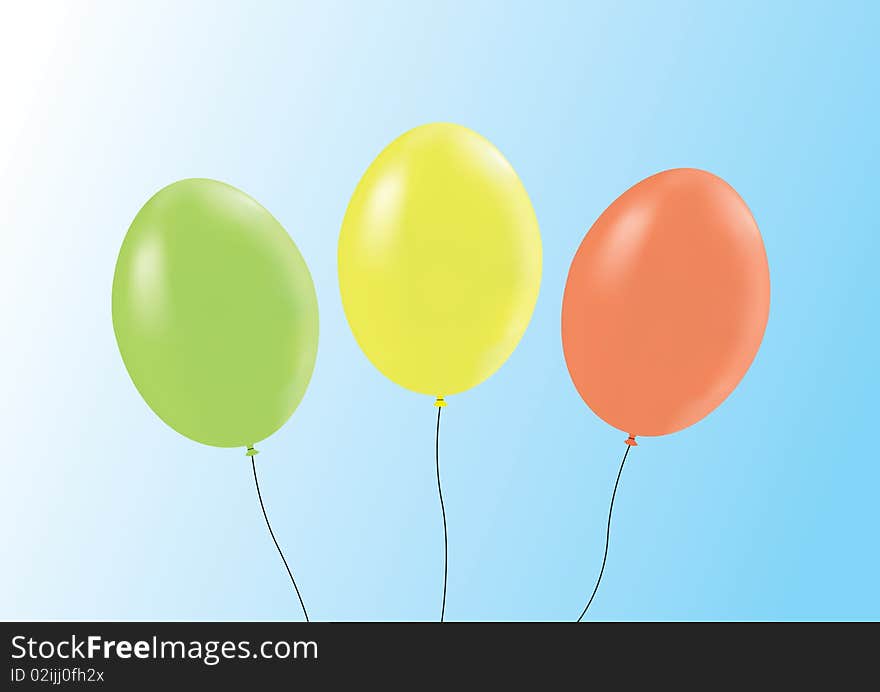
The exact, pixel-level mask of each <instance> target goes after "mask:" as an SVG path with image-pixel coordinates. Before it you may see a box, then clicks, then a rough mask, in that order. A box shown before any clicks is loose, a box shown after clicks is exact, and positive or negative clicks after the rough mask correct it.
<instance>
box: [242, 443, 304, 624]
mask: <svg viewBox="0 0 880 692" xmlns="http://www.w3.org/2000/svg"><path fill="white" fill-rule="evenodd" d="M251 467H252V468H253V469H254V485H255V486H257V498H258V499H259V500H260V509H262V510H263V518H264V519H265V520H266V527H267V528H268V529H269V535H270V536H272V541H273V542H274V543H275V547H276V548H277V549H278V554H279V555H280V556H281V561H282V562H283V563H284V567H285V568H286V569H287V574H288V576H289V577H290V581H291V582H292V583H293V589H294V591H296V597H297V598H298V599H299V604H300V606H302V609H303V615H305V616H306V622H309V614H308V613H307V612H306V604H305V603H303V597H302V594H300V592H299V587H298V586H297V585H296V579H294V578H293V572H291V571H290V565H288V564H287V558H285V557H284V553H282V552H281V546H280V545H278V540H277V539H276V538H275V532H274V531H272V525H271V524H270V523H269V515H268V514H266V505H264V504H263V495H262V494H261V493H260V481H258V480H257V464H256V462H254V457H253V456H251Z"/></svg>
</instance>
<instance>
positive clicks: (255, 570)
mask: <svg viewBox="0 0 880 692" xmlns="http://www.w3.org/2000/svg"><path fill="white" fill-rule="evenodd" d="M17 5H22V6H21V7H19V6H17ZM24 5H26V4H25V3H18V4H15V5H8V6H4V8H3V9H2V10H0V80H2V84H0V85H2V93H3V100H4V105H3V108H2V113H0V182H2V184H0V233H2V260H3V262H2V265H3V269H2V271H0V310H2V313H0V321H2V324H3V325H4V327H5V328H4V332H3V338H2V339H0V382H2V385H0V387H2V391H3V395H2V397H0V436H2V439H3V441H4V443H5V455H4V456H5V461H3V462H2V463H0V470H2V480H0V546H2V550H3V554H4V567H3V569H2V570H0V618H9V619H57V618H65V619H68V618H81V619H196V618H198V619H217V620H224V619H279V620H285V619H297V618H299V617H300V612H299V610H298V605H297V603H296V600H295V597H294V595H293V593H292V591H291V589H290V585H289V582H288V581H287V576H286V574H285V572H284V570H283V567H282V565H281V564H280V561H279V560H278V556H277V554H276V553H275V551H274V547H273V546H272V543H271V541H270V538H269V536H268V534H267V532H266V530H265V526H264V525H263V523H262V517H261V515H260V511H259V506H258V505H257V502H256V498H255V495H254V489H253V485H252V479H251V477H250V467H249V464H248V460H247V458H246V457H244V456H243V455H242V453H241V452H240V451H238V450H222V449H213V448H208V447H203V446H199V445H197V444H195V443H193V442H190V441H189V440H187V439H185V438H183V437H181V436H179V435H178V434H177V433H175V432H173V431H172V430H170V429H169V428H167V427H166V426H165V425H164V424H163V423H162V422H161V421H159V420H158V418H156V417H155V416H154V415H153V414H152V412H151V411H150V410H149V408H148V407H147V406H146V404H145V403H144V402H143V401H142V400H141V399H140V397H139V396H138V394H137V392H136V390H135V389H134V387H133V386H132V384H131V382H130V381H129V379H128V376H127V374H126V372H125V369H124V367H123V364H122V361H121V359H120V357H119V354H118V351H117V348H116V344H115V340H114V337H113V330H112V325H111V321H110V286H111V280H112V275H113V268H114V264H115V260H116V254H117V252H118V250H119V246H120V244H121V242H122V238H123V235H124V233H125V231H126V229H127V227H128V225H129V223H130V222H131V219H132V218H133V217H134V215H135V213H136V212H137V210H138V209H139V208H140V206H141V205H142V204H143V203H144V201H146V200H147V199H148V198H149V197H150V196H151V195H152V194H153V193H154V192H155V191H156V190H158V189H159V188H161V187H162V186H164V185H166V184H168V183H169V182H172V181H174V180H177V179H180V178H185V177H190V176H205V177H213V178H218V179H221V180H224V181H227V182H229V183H231V184H233V185H236V186H237V187H240V188H242V189H243V190H245V191H247V192H248V193H250V194H251V195H253V196H254V197H256V198H257V199H258V200H260V202H261V203H262V204H263V205H264V206H266V207H267V208H268V209H269V210H270V211H271V212H272V213H273V214H274V215H275V216H276V217H277V218H278V219H279V220H280V221H281V223H282V224H283V225H284V226H285V227H286V228H287V230H288V232H289V233H290V234H291V236H292V237H293V238H294V240H295V241H296V243H297V245H298V246H299V248H300V250H301V251H302V253H303V255H304V257H305V258H306V261H307V262H308V263H309V266H310V268H311V270H312V274H313V276H314V279H315V283H316V288H317V292H318V298H319V302H320V310H321V342H320V349H319V355H318V362H317V367H316V371H315V375H314V378H313V380H312V383H311V387H310V390H309V392H308V393H307V394H306V397H305V399H304V401H303V403H302V404H301V406H300V408H299V410H298V411H297V412H296V413H295V414H294V416H293V418H292V419H291V420H290V421H289V422H288V424H287V425H286V426H285V427H284V428H282V430H281V431H279V432H278V433H277V434H275V435H274V436H273V437H271V438H269V439H268V440H266V441H264V442H263V443H262V445H260V449H261V450H262V454H261V455H260V456H259V457H258V460H259V464H260V467H261V473H262V484H263V495H264V498H265V500H266V502H267V506H268V510H269V513H270V517H271V518H272V520H273V525H274V527H275V530H276V533H277V534H278V536H279V539H280V541H281V543H282V545H283V546H284V548H285V550H286V553H287V555H288V558H289V560H290V562H291V564H292V566H293V568H294V571H295V573H296V575H297V578H298V581H299V583H300V586H301V589H302V591H303V596H304V598H305V600H306V604H307V606H308V607H309V610H310V614H311V615H312V616H313V618H314V619H320V620H345V619H357V620H361V619H363V620H373V619H377V620H384V619H390V620H420V619H427V620H430V619H436V618H437V617H438V616H439V609H440V587H441V578H442V557H443V556H442V530H441V524H440V515H439V504H438V500H437V497H436V487H435V479H434V475H433V474H434V469H433V425H434V415H435V409H434V408H433V407H432V405H431V403H432V402H431V400H430V399H429V398H427V397H420V396H417V395H415V394H411V393H409V392H407V391H405V390H403V389H401V388H399V387H397V386H396V385H394V384H392V383H391V382H389V381H387V380H385V379H384V378H383V377H382V376H381V375H380V374H379V373H378V372H377V371H375V370H374V369H373V368H372V366H371V365H370V363H369V362H368V361H367V359H366V358H365V357H364V356H363V355H362V354H361V352H360V351H359V349H358V347H357V345H356V343H355V341H354V339H353V337H352V335H351V333H350V331H349V329H348V326H347V324H346V322H345V318H344V315H343V312H342V307H341V303H340V299H339V290H338V285H337V280H336V239H337V235H338V230H339V226H340V223H341V220H342V216H343V213H344V210H345V206H346V203H347V201H348V198H349V196H350V194H351V192H352V191H353V189H354V186H355V184H356V183H357V181H358V179H359V177H360V175H361V174H362V172H363V171H364V170H365V168H366V167H367V166H368V165H369V163H370V161H371V160H372V159H373V158H374V157H375V156H376V155H377V154H378V152H379V151H380V150H381V149H382V148H383V147H384V146H385V145H386V144H387V143H388V142H390V141H391V140H392V139H393V138H394V137H396V136H397V135H399V134H400V133H402V132H403V131H405V130H407V129H409V128H411V127H414V126H416V125H419V124H422V123H425V122H430V121H437V120H448V121H455V122H458V123H461V124H464V125H467V126H469V127H471V128H473V129H475V130H477V131H478V132H480V133H481V134H483V135H485V136H486V137H488V138H489V139H491V140H492V141H493V142H494V143H495V144H496V145H497V146H498V147H499V148H500V149H501V151H502V152H504V154H505V155H506V156H507V158H508V159H509V160H510V161H511V163H512V164H513V165H514V167H515V168H516V169H517V171H518V172H519V174H520V176H521V178H522V180H523V182H524V184H525V186H526V188H527V189H528V191H529V193H530V195H531V198H532V202H533V204H534V207H535V210H536V213H537V215H538V219H539V221H540V223H541V229H542V234H543V243H544V279H543V284H542V288H541V295H540V298H539V300H538V304H537V308H536V311H535V315H534V318H533V321H532V323H531V326H530V327H529V329H528V331H527V332H526V334H525V337H524V338H523V340H522V342H521V344H520V346H519V348H518V349H517V351H516V352H515V353H514V354H513V356H512V357H511V359H510V360H509V362H508V363H507V364H506V365H504V367H502V368H501V370H500V371H498V372H497V373H496V374H495V375H494V376H493V377H492V378H491V379H490V380H488V381H487V382H485V383H484V384H482V385H480V386H479V387H478V388H476V389H474V390H472V391H470V392H467V393H464V394H461V395H458V396H456V397H452V398H450V400H449V407H448V408H447V409H446V412H445V413H444V423H443V435H442V442H441V445H442V446H441V455H442V459H441V462H442V468H443V475H444V487H445V495H446V507H447V513H448V517H449V533H450V566H449V595H448V604H447V617H448V619H450V620H481V619H501V620H520V619H522V620H543V619H554V620H555V619H559V620H573V619H574V618H576V617H577V615H578V614H579V613H580V611H581V609H582V607H583V605H584V603H585V599H586V597H587V596H588V595H589V592H590V590H591V588H592V584H593V580H594V578H595V576H596V573H597V571H598V568H599V564H600V560H601V552H602V547H603V540H604V528H605V517H606V513H607V506H608V499H609V495H610V491H611V487H612V484H613V481H614V476H615V474H616V471H617V465H618V463H619V460H620V456H621V454H622V453H623V450H624V445H623V439H624V437H625V435H623V434H621V433H620V432H618V431H616V430H613V429H611V428H610V427H609V426H607V425H606V424H604V423H603V422H602V421H600V420H599V419H598V418H597V417H596V416H594V415H593V414H592V413H591V412H590V411H589V410H588V409H587V407H586V406H585V405H584V404H583V402H582V401H581V399H580V398H579V397H578V395H577V393H576V392H575V390H574V387H573V386H572V385H571V383H570V381H569V378H568V375H567V372H566V369H565V365H564V362H563V357H562V348H561V343H560V336H559V312H560V306H561V299H562V291H563V286H564V282H565V277H566V274H567V271H568V266H569V263H570V261H571V258H572V257H573V255H574V251H575V249H576V248H577V246H578V244H579V243H580V241H581V239H582V238H583V235H584V233H585V232H586V231H587V229H588V228H589V227H590V225H591V224H592V222H593V221H594V220H595V219H596V217H597V216H598V215H599V214H600V213H601V212H602V211H603V209H604V208H605V207H606V206H607V205H608V204H609V203H610V202H611V201H613V200H614V198H615V197H617V195H619V194H620V193H621V192H622V191H623V190H625V189H626V188H627V187H629V186H630V185H632V184H633V183H635V182H637V181H638V180H640V179H642V178H644V177H646V176H648V175H650V174H652V173H655V172H657V171H659V170H662V169H666V168H672V167H676V166H694V167H700V168H705V169H708V170H710V171H712V172H714V173H716V174H718V175H720V176H722V177H724V178H725V179H726V180H727V181H729V182H730V183H731V184H732V185H733V186H734V187H735V188H736V189H737V190H738V191H739V192H740V194H741V195H742V196H743V198H744V199H745V200H746V202H747V203H748V204H749V206H750V207H751V209H752V210H753V213H754V215H755V217H756V219H757V220H758V223H759V225H760V227H761V229H762V232H763V234H764V240H765V244H766V247H767V253H768V257H769V260H770V267H771V281H772V307H771V315H770V322H769V325H768V329H767V333H766V336H765V340H764V344H763V346H762V348H761V351H760V353H759V354H758V357H757V359H756V360H755V363H754V365H753V366H752V368H751V370H750V371H749V373H748V374H747V375H746V377H745V379H744V380H743V382H742V383H741V385H740V387H739V388H738V389H737V390H736V391H735V392H734V393H733V395H732V396H731V397H730V398H729V399H728V400H727V401H726V402H725V403H724V404H723V405H722V406H721V407H720V408H719V409H717V410H716V411H715V412H714V413H713V414H711V415H710V416H709V417H708V418H707V419H705V420H704V421H702V422H701V423H699V424H697V425H696V426H694V427H692V428H690V429H688V430H685V431H683V432H680V433H678V434H675V435H672V436H669V437H665V438H652V439H645V440H644V441H643V442H642V443H641V444H640V446H639V447H638V448H636V449H635V450H634V452H633V453H632V454H631V455H630V460H629V461H628V462H627V468H626V471H625V473H624V477H623V480H622V483H621V489H620V492H619V495H618V500H617V505H616V508H615V523H614V531H613V540H612V546H611V552H610V556H609V564H608V568H607V570H606V573H605V579H604V581H603V585H602V588H601V590H600V592H599V595H598V596H597V598H596V600H595V602H594V604H593V607H592V609H591V611H590V618H592V619H635V620H641V619H676V620H677V619H737V620H738V619H826V618H847V619H877V618H880V592H878V589H877V584H878V583H880V552H878V550H877V533H878V527H880V503H878V501H877V497H878V492H880V464H878V463H877V455H876V453H875V451H874V444H875V440H874V439H873V438H874V436H875V434H876V428H877V426H876V422H875V421H876V410H877V408H876V393H875V392H876V389H877V386H878V384H880V383H878V372H877V366H876V350H877V344H876V341H877V334H878V332H877V327H876V324H875V321H876V317H877V298H878V295H877V293H878V292H877V279H876V273H875V272H876V268H875V269H871V267H872V266H873V265H874V264H875V262H876V258H875V254H874V253H875V252H876V251H877V250H878V240H877V235H878V234H877V214H876V204H877V203H876V198H877V175H876V170H877V169H876V164H877V156H878V150H880V137H878V127H877V123H878V122H880V112H878V110H880V109H878V97H877V88H876V84H877V73H878V70H880V59H878V48H877V34H878V30H880V10H878V9H877V7H878V6H877V5H876V4H874V3H869V2H864V3H853V2H844V3H810V2H808V3H795V2H778V3H764V2H738V3H704V2H642V3H626V2H621V3H583V2H571V3H562V2H548V3H526V2H510V3H502V2H473V1H471V2H461V3H454V2H444V3H427V2H403V1H401V2H372V3H355V2H346V3H343V2H328V3H313V4H305V3H287V2H278V3H269V2H260V3H252V4H251V3H243V2H238V3H213V2H210V3H209V2H203V3H196V2H185V3H171V2H149V3H103V4H102V3H91V4H88V5H86V4H78V3H76V4H69V5H63V4H62V5H58V6H57V7H56V8H55V9H54V10H47V9H45V7H42V6H41V7H40V8H37V7H34V8H33V9H29V8H27V7H24ZM871 354H875V355H871Z"/></svg>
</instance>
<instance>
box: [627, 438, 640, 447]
mask: <svg viewBox="0 0 880 692" xmlns="http://www.w3.org/2000/svg"><path fill="white" fill-rule="evenodd" d="M626 443H627V444H628V445H629V446H630V447H638V446H639V443H638V442H636V436H635V435H630V436H629V437H627V438H626Z"/></svg>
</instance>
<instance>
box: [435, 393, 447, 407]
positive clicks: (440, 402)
mask: <svg viewBox="0 0 880 692" xmlns="http://www.w3.org/2000/svg"><path fill="white" fill-rule="evenodd" d="M434 406H436V407H437V408H443V407H445V406H446V399H444V398H443V397H442V396H438V397H437V400H436V401H435V402H434Z"/></svg>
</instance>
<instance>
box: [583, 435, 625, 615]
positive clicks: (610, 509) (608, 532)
mask: <svg viewBox="0 0 880 692" xmlns="http://www.w3.org/2000/svg"><path fill="white" fill-rule="evenodd" d="M630 449H632V447H631V446H629V445H627V447H626V451H625V452H624V453H623V461H621V462H620V470H619V471H618V472H617V480H616V481H614V491H613V492H612V493H611V506H610V507H608V526H607V527H606V529H605V554H604V555H603V556H602V568H601V569H600V570H599V578H598V579H596V586H594V587H593V593H592V594H590V600H589V601H587V605H586V606H584V610H583V612H582V613H581V616H580V617H579V618H578V619H577V621H578V622H580V621H581V620H583V619H584V615H586V614H587V611H588V610H589V609H590V605H592V603H593V599H594V598H595V597H596V592H597V591H598V590H599V584H600V583H601V582H602V575H603V574H605V563H606V561H607V560H608V544H609V542H610V541H611V513H612V512H613V511H614V498H615V497H617V486H618V485H619V484H620V476H621V474H623V465H624V464H625V463H626V455H627V454H629V450H630Z"/></svg>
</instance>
